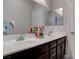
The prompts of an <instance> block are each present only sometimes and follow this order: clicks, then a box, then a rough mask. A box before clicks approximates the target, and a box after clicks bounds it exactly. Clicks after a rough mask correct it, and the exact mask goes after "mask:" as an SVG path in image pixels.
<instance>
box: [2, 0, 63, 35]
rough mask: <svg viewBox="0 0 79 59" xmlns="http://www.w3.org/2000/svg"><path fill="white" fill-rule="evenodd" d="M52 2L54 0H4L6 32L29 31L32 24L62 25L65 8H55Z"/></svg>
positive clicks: (4, 30) (4, 25)
mask: <svg viewBox="0 0 79 59" xmlns="http://www.w3.org/2000/svg"><path fill="white" fill-rule="evenodd" d="M54 1H55V0H54ZM51 2H52V0H3V27H4V29H3V32H4V34H9V35H10V34H23V33H28V32H29V28H30V27H32V26H41V25H44V26H62V25H63V8H62V7H59V8H55V9H54V10H53V7H52V3H51Z"/></svg>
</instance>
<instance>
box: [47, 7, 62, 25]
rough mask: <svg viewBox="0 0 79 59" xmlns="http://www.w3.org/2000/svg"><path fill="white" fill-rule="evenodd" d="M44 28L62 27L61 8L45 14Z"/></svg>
mask: <svg viewBox="0 0 79 59" xmlns="http://www.w3.org/2000/svg"><path fill="white" fill-rule="evenodd" d="M45 25H46V26H63V8H57V9H55V10H54V11H52V10H50V11H47V12H46V13H45Z"/></svg>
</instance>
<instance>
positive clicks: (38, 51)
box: [3, 33, 66, 59]
mask: <svg viewBox="0 0 79 59" xmlns="http://www.w3.org/2000/svg"><path fill="white" fill-rule="evenodd" d="M27 39H29V38H27ZM27 39H25V40H24V41H20V42H16V41H14V43H11V42H8V41H7V42H8V45H7V43H6V42H4V49H3V50H4V52H3V54H4V57H3V58H4V59H19V58H20V59H63V57H64V55H65V52H66V34H65V33H55V34H53V35H52V36H46V37H45V38H35V39H34V38H32V39H34V40H35V41H33V42H32V41H28V42H27ZM32 39H31V38H30V40H32ZM9 43H11V44H9Z"/></svg>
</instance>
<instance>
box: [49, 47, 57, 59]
mask: <svg viewBox="0 0 79 59" xmlns="http://www.w3.org/2000/svg"><path fill="white" fill-rule="evenodd" d="M50 59H56V47H55V48H53V49H51V50H50Z"/></svg>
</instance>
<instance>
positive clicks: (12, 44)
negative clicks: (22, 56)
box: [3, 32, 66, 56]
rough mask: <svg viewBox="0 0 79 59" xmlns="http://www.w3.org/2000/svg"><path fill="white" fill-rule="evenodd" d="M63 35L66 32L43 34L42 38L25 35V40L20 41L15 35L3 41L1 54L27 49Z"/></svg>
mask: <svg viewBox="0 0 79 59" xmlns="http://www.w3.org/2000/svg"><path fill="white" fill-rule="evenodd" d="M63 36H66V33H64V32H57V33H53V34H52V35H51V36H45V37H44V38H35V37H31V38H30V37H28V38H27V37H25V40H22V41H16V38H17V36H15V38H11V37H10V38H9V39H12V40H8V41H4V42H3V55H4V56H6V55H9V54H13V53H16V52H19V51H22V50H27V49H30V48H33V47H35V46H38V45H41V44H44V43H47V42H50V41H53V40H56V39H58V38H61V37H63ZM5 39H6V38H5Z"/></svg>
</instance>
